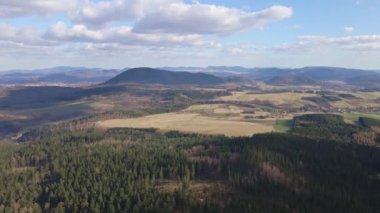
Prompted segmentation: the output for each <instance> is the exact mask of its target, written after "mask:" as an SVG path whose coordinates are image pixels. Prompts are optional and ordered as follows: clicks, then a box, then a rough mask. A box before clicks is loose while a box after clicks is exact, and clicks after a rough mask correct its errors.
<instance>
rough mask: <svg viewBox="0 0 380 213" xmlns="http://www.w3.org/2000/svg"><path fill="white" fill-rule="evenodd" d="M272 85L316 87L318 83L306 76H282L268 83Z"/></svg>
mask: <svg viewBox="0 0 380 213" xmlns="http://www.w3.org/2000/svg"><path fill="white" fill-rule="evenodd" d="M266 83H267V84H271V85H314V84H317V81H315V80H314V79H312V78H310V77H309V76H307V75H304V74H289V75H280V76H275V77H273V78H271V79H270V80H269V81H267V82H266Z"/></svg>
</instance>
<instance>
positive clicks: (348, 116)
mask: <svg viewBox="0 0 380 213" xmlns="http://www.w3.org/2000/svg"><path fill="white" fill-rule="evenodd" d="M338 115H342V116H343V117H344V120H345V121H346V122H348V123H354V122H356V121H357V120H358V119H359V117H368V118H374V119H379V120H380V112H378V113H338Z"/></svg>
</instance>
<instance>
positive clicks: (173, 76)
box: [105, 67, 224, 85]
mask: <svg viewBox="0 0 380 213" xmlns="http://www.w3.org/2000/svg"><path fill="white" fill-rule="evenodd" d="M122 83H141V84H166V85H178V84H195V85H215V84H221V83H224V79H222V78H219V77H216V76H213V75H210V74H205V73H190V72H172V71H167V70H161V69H153V68H146V67H143V68H134V69H129V70H126V71H125V72H123V73H121V74H119V75H118V76H116V77H114V78H112V79H110V80H109V81H107V82H106V83H105V84H122Z"/></svg>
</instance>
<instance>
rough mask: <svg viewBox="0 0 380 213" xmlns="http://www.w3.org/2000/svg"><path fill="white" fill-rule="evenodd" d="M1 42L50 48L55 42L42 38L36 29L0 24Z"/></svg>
mask: <svg viewBox="0 0 380 213" xmlns="http://www.w3.org/2000/svg"><path fill="white" fill-rule="evenodd" d="M0 32H1V33H0V41H6V42H13V43H18V44H19V45H29V46H49V45H53V43H54V42H51V41H46V40H44V39H43V38H41V35H40V32H38V30H37V29H35V28H34V27H22V28H16V27H13V26H10V25H7V24H0Z"/></svg>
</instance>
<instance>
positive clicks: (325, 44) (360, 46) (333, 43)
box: [275, 35, 380, 52]
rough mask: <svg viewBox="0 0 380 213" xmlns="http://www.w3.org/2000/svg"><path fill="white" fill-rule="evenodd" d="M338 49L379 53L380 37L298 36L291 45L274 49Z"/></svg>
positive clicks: (303, 50) (301, 50) (302, 50)
mask: <svg viewBox="0 0 380 213" xmlns="http://www.w3.org/2000/svg"><path fill="white" fill-rule="evenodd" d="M332 48H339V49H345V50H352V51H380V35H357V36H344V37H327V36H300V37H298V38H297V41H296V42H295V43H293V44H283V45H281V46H279V47H276V48H275V49H276V50H280V51H298V52H305V51H318V50H321V49H332Z"/></svg>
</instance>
